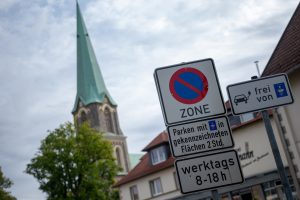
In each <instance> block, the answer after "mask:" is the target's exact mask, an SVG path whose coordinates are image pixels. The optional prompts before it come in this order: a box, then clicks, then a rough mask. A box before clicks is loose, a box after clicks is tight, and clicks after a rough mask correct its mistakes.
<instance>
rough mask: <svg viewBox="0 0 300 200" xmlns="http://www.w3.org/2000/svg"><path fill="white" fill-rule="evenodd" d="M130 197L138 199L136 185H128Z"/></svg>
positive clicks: (134, 199) (132, 199)
mask: <svg viewBox="0 0 300 200" xmlns="http://www.w3.org/2000/svg"><path fill="white" fill-rule="evenodd" d="M130 197H131V200H139V193H138V189H137V186H136V185H134V186H131V187H130Z"/></svg>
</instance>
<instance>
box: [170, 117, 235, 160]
mask: <svg viewBox="0 0 300 200" xmlns="http://www.w3.org/2000/svg"><path fill="white" fill-rule="evenodd" d="M167 130H168V134H169V141H170V146H171V149H172V153H173V156H174V157H178V156H185V155H191V154H196V153H203V152H208V151H213V150H219V149H224V148H229V147H233V146H234V143H233V139H232V134H231V129H230V126H229V123H228V120H227V118H226V117H219V118H213V119H209V120H202V121H195V122H186V123H183V124H178V125H173V126H169V127H167Z"/></svg>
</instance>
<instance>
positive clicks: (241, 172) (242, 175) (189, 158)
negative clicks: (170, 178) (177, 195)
mask: <svg viewBox="0 0 300 200" xmlns="http://www.w3.org/2000/svg"><path fill="white" fill-rule="evenodd" d="M228 152H234V153H235V155H236V157H237V161H238V162H237V163H238V166H239V170H240V175H241V177H242V180H241V181H240V182H236V183H231V184H227V185H221V186H215V187H210V188H205V189H199V190H194V191H189V192H183V191H182V184H181V180H180V177H179V175H178V173H177V172H178V168H177V162H180V161H185V160H191V159H194V158H201V157H206V156H211V155H216V154H222V153H228ZM174 166H175V168H176V175H177V178H178V182H179V185H180V192H181V193H182V194H189V193H193V192H199V191H204V190H211V189H215V188H220V187H226V186H230V185H236V184H240V183H243V182H244V181H245V178H244V174H243V171H242V168H241V164H240V161H239V157H238V154H237V152H236V150H230V151H224V152H217V153H212V154H208V155H201V156H193V157H188V158H184V159H179V160H175V163H174Z"/></svg>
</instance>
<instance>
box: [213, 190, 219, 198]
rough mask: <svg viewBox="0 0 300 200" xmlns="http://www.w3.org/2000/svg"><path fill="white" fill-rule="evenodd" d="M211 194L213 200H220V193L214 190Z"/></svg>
mask: <svg viewBox="0 0 300 200" xmlns="http://www.w3.org/2000/svg"><path fill="white" fill-rule="evenodd" d="M211 194H212V199H213V200H219V193H218V190H212V191H211Z"/></svg>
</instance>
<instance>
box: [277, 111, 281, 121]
mask: <svg viewBox="0 0 300 200" xmlns="http://www.w3.org/2000/svg"><path fill="white" fill-rule="evenodd" d="M277 117H278V120H279V121H280V122H281V121H282V116H281V114H280V113H278V114H277Z"/></svg>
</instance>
